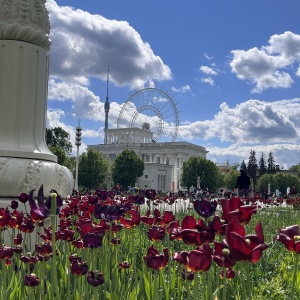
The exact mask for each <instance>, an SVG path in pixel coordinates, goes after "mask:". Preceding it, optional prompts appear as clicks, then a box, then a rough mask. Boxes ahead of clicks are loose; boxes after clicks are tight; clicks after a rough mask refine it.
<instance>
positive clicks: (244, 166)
mask: <svg viewBox="0 0 300 300" xmlns="http://www.w3.org/2000/svg"><path fill="white" fill-rule="evenodd" d="M240 169H243V170H245V171H247V166H246V163H245V161H244V160H243V161H242V163H241V167H240Z"/></svg>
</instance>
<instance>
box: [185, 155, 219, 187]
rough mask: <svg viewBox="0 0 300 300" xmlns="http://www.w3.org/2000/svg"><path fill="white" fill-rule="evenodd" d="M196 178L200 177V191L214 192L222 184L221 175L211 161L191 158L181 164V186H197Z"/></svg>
mask: <svg viewBox="0 0 300 300" xmlns="http://www.w3.org/2000/svg"><path fill="white" fill-rule="evenodd" d="M197 176H200V179H201V188H202V189H206V188H208V189H210V190H216V189H218V188H220V187H222V186H223V184H224V177H223V175H222V174H221V172H220V170H219V169H218V167H217V166H216V165H215V164H214V163H213V162H212V161H210V160H208V159H205V158H202V157H196V156H193V157H190V158H189V159H188V160H187V161H185V162H184V163H183V166H182V174H181V178H180V184H181V186H184V187H186V188H189V187H190V186H192V185H194V186H197Z"/></svg>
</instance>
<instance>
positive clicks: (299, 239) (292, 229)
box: [275, 225, 300, 254]
mask: <svg viewBox="0 0 300 300" xmlns="http://www.w3.org/2000/svg"><path fill="white" fill-rule="evenodd" d="M275 239H276V240H277V241H278V242H281V243H283V244H284V246H285V248H286V249H287V250H289V251H291V252H295V253H297V254H299V253H300V231H299V226H298V225H292V226H289V227H286V228H284V229H279V234H278V235H277V236H276V238H275Z"/></svg>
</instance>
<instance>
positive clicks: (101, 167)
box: [78, 149, 108, 189]
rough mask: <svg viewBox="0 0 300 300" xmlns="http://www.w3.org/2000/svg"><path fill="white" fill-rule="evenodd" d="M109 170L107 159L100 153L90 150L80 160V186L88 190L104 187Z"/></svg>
mask: <svg viewBox="0 0 300 300" xmlns="http://www.w3.org/2000/svg"><path fill="white" fill-rule="evenodd" d="M107 170H108V161H107V159H106V158H104V157H103V155H102V154H101V153H100V152H98V151H96V150H94V149H88V150H87V152H84V153H82V154H81V156H80V158H79V165H78V185H79V186H82V187H85V188H88V189H97V188H101V187H103V186H104V183H105V179H106V175H107Z"/></svg>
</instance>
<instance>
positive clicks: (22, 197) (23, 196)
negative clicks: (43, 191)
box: [18, 193, 28, 204]
mask: <svg viewBox="0 0 300 300" xmlns="http://www.w3.org/2000/svg"><path fill="white" fill-rule="evenodd" d="M18 198H19V201H20V202H22V203H24V204H25V203H26V202H27V201H28V195H27V194H26V193H21V194H20V195H19V197H18Z"/></svg>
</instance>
